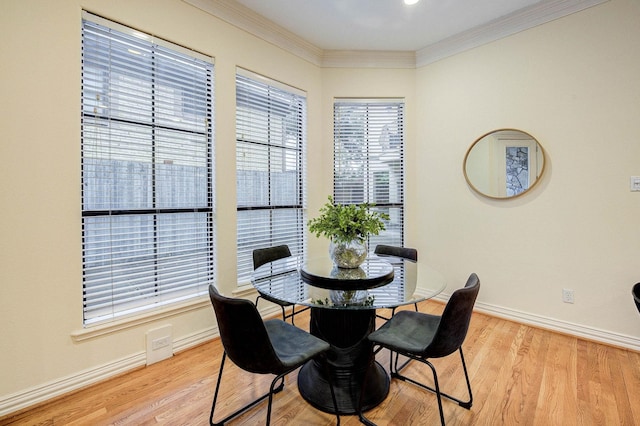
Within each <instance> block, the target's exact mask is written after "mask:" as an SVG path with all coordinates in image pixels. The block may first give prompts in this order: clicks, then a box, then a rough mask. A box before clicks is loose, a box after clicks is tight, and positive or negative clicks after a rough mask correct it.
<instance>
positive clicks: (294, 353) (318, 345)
mask: <svg viewBox="0 0 640 426" xmlns="http://www.w3.org/2000/svg"><path fill="white" fill-rule="evenodd" d="M264 325H265V328H266V329H267V333H268V334H269V340H271V345H272V346H273V349H274V350H275V352H276V355H277V356H278V358H279V359H280V362H282V364H283V365H284V366H285V367H287V368H291V367H293V366H295V365H300V364H301V363H303V362H304V361H305V360H307V359H310V358H314V357H315V356H316V355H319V354H321V353H323V352H325V351H327V350H329V348H330V347H331V345H329V343H327V342H325V341H324V340H321V339H318V338H317V337H315V336H313V335H311V334H309V333H307V332H306V331H303V330H301V329H299V328H297V327H296V326H294V325H291V324H289V323H287V322H284V321H281V320H279V319H278V320H275V319H274V320H267V321H265V322H264Z"/></svg>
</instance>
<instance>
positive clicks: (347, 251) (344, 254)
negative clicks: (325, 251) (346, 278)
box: [329, 240, 367, 269]
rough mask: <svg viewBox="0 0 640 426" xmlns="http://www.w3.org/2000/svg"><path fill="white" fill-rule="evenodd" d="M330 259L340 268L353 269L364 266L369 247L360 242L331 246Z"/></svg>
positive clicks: (333, 243) (338, 243)
mask: <svg viewBox="0 0 640 426" xmlns="http://www.w3.org/2000/svg"><path fill="white" fill-rule="evenodd" d="M329 257H331V260H332V261H333V263H334V265H336V266H337V267H338V268H347V269H353V268H357V267H359V266H360V265H362V262H364V260H365V259H366V258H367V246H366V245H365V243H364V242H362V241H360V240H351V241H347V242H335V241H333V240H331V243H330V244H329Z"/></svg>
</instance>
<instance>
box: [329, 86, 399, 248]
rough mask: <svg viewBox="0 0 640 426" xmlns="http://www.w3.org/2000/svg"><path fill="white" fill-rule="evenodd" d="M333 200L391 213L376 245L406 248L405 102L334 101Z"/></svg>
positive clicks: (371, 243)
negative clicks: (368, 204)
mask: <svg viewBox="0 0 640 426" xmlns="http://www.w3.org/2000/svg"><path fill="white" fill-rule="evenodd" d="M333 108H334V109H333V114H334V115H333V126H334V127H333V128H334V164H333V197H334V202H336V203H339V204H358V203H363V202H367V203H372V204H375V207H373V208H372V210H377V211H381V212H384V213H387V214H388V215H389V216H390V220H389V221H388V222H386V223H385V226H386V230H385V231H383V232H381V233H380V235H377V236H376V235H374V236H371V238H370V239H369V250H370V251H373V249H374V248H375V246H376V245H377V244H389V245H396V246H402V245H403V243H404V235H403V234H404V101H402V100H394V99H336V100H334V107H333Z"/></svg>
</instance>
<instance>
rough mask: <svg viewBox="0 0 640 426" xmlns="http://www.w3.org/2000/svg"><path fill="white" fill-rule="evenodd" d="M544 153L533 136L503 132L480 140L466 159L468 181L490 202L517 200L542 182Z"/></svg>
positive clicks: (491, 133)
mask: <svg viewBox="0 0 640 426" xmlns="http://www.w3.org/2000/svg"><path fill="white" fill-rule="evenodd" d="M544 162H545V157H544V150H543V149H542V146H541V145H540V144H539V143H538V141H537V140H536V139H535V138H534V137H533V136H531V135H530V134H528V133H526V132H523V131H522V130H516V129H499V130H494V131H492V132H489V133H487V134H485V135H483V136H481V137H480V138H478V139H477V140H476V141H475V142H474V143H473V144H472V145H471V147H470V148H469V150H468V151H467V154H466V155H465V157H464V177H465V179H466V180H467V183H468V184H469V186H471V188H472V189H473V190H475V191H476V192H478V193H479V194H482V195H484V196H487V197H490V198H513V197H517V196H519V195H522V194H524V193H525V192H527V191H528V190H530V189H531V188H533V186H534V185H535V184H536V183H538V182H539V181H540V178H541V177H542V172H543V171H544Z"/></svg>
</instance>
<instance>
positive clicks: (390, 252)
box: [373, 244, 418, 320]
mask: <svg viewBox="0 0 640 426" xmlns="http://www.w3.org/2000/svg"><path fill="white" fill-rule="evenodd" d="M373 252H374V253H375V254H377V255H378V256H382V257H385V256H391V257H399V258H402V259H407V260H410V261H412V262H417V261H418V250H416V249H414V248H410V247H399V246H389V245H385V244H378V245H377V246H376V248H375V249H374V250H373ZM413 306H415V308H416V312H417V311H418V304H417V303H414V304H413ZM395 312H396V308H391V316H393V315H395ZM376 316H377V317H378V318H382V319H384V320H388V319H389V318H387V317H385V316H382V315H378V314H376Z"/></svg>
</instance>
